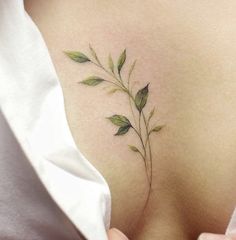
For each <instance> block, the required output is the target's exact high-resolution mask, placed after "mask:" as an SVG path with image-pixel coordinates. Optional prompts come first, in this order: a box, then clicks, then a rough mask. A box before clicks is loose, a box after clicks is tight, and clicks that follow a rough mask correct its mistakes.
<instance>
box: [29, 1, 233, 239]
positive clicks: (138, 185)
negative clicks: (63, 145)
mask: <svg viewBox="0 0 236 240" xmlns="http://www.w3.org/2000/svg"><path fill="white" fill-rule="evenodd" d="M25 6H26V10H27V11H28V13H29V15H30V16H31V17H32V18H33V20H34V21H35V23H36V24H37V26H38V27H39V29H40V31H41V32H42V35H43V37H44V39H45V42H46V44H47V46H48V48H49V52H50V54H51V57H52V60H53V62H54V65H55V67H56V70H57V73H58V76H59V79H60V82H61V85H62V88H63V93H64V97H65V106H66V113H67V117H68V121H69V126H70V128H71V131H72V134H73V137H74V139H75V141H76V143H77V145H78V147H79V148H80V150H81V151H82V153H83V154H84V155H85V156H86V157H87V159H88V160H89V161H90V162H91V163H92V164H93V165H94V166H95V167H96V168H97V169H98V170H99V171H100V172H101V173H102V175H103V176H104V177H105V179H106V180H107V182H108V184H109V186H110V189H111V194H112V223H111V224H112V226H115V227H117V228H119V229H121V230H122V231H124V233H126V234H127V235H128V236H129V237H130V238H133V239H135V240H139V239H143V240H147V239H149V240H152V239H164V240H165V239H175V240H178V239H180V240H188V239H189V240H194V239H196V238H197V236H198V234H199V233H200V232H205V231H208V232H218V233H223V231H224V229H225V227H226V225H227V222H228V221H229V218H230V214H231V212H232V211H233V208H234V206H235V202H236V191H235V190H234V186H235V182H236V174H235V172H236V147H235V145H236V71H235V66H236V45H235V44H233V43H235V42H236V21H235V18H236V2H235V1H234V0H222V1H204V0H199V1H193V0H177V1H171V0H166V1H159V0H149V1H141V0H134V1H127V0H126V1H125V0H120V1H115V0H109V1H108V0H100V1H98V0H86V1H82V0H70V1H63V0H57V1H56V0H50V1H46V0H29V1H25ZM89 44H91V45H92V46H93V48H94V49H96V53H97V55H98V56H99V57H100V59H101V61H102V62H103V63H104V64H105V65H106V64H107V57H108V55H109V53H111V55H112V56H113V58H114V59H118V57H119V55H120V53H121V52H122V51H123V49H126V63H125V65H124V67H123V69H122V74H124V75H127V74H128V71H129V68H128V66H129V65H131V64H132V62H133V61H134V60H135V59H137V62H136V67H135V70H134V72H133V75H132V82H133V83H134V89H135V90H134V92H137V91H138V90H139V89H141V88H142V87H144V86H146V84H148V83H150V84H149V95H148V101H147V104H146V106H145V111H146V113H148V112H149V111H151V110H152V108H153V107H154V106H155V109H156V112H155V115H154V116H153V118H154V119H155V120H156V121H157V122H158V124H161V125H164V127H163V128H162V129H161V131H159V132H158V133H156V134H152V135H151V137H150V141H151V145H152V149H153V184H152V191H151V195H150V199H149V202H148V205H147V207H146V208H145V211H144V212H143V207H144V205H145V201H146V198H147V194H148V183H147V178H146V174H145V168H144V164H143V161H142V159H141V158H140V156H139V155H138V154H137V153H136V152H133V151H131V150H130V149H129V148H128V146H127V145H128V144H136V145H138V144H139V143H138V141H137V136H136V135H135V133H134V132H133V131H132V129H130V130H129V132H128V133H127V134H125V135H122V136H114V133H115V131H116V130H117V127H116V126H115V125H114V124H112V123H111V122H110V121H109V120H108V119H106V117H109V116H111V115H114V114H121V115H125V116H127V117H128V118H131V116H132V115H131V112H130V108H129V101H128V98H127V96H125V94H123V93H122V92H115V93H113V94H107V91H108V90H109V89H107V88H106V83H104V82H103V83H101V84H99V85H97V86H94V87H90V86H85V85H82V84H78V82H79V81H81V80H83V79H85V78H86V77H88V76H90V75H99V76H101V77H103V78H105V77H107V75H106V74H105V73H104V72H103V71H102V70H101V69H99V68H97V67H96V66H94V65H91V64H89V63H83V64H79V63H76V62H74V61H72V60H71V59H70V58H68V56H66V54H65V53H64V51H68V50H69V51H70V50H71V51H81V52H83V53H85V54H86V55H89V54H90V50H89ZM115 62H116V61H115Z"/></svg>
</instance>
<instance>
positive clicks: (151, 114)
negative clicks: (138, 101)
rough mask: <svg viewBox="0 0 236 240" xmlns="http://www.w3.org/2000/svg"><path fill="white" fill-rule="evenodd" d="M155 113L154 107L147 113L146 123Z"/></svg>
mask: <svg viewBox="0 0 236 240" xmlns="http://www.w3.org/2000/svg"><path fill="white" fill-rule="evenodd" d="M154 113H155V107H154V108H153V109H152V111H151V112H150V113H149V117H148V121H150V119H151V118H152V117H153V115H154Z"/></svg>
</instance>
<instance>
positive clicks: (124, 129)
mask: <svg viewBox="0 0 236 240" xmlns="http://www.w3.org/2000/svg"><path fill="white" fill-rule="evenodd" d="M130 127H131V126H129V125H126V126H123V127H120V128H119V129H118V132H117V133H116V134H115V136H120V135H124V134H126V133H127V132H128V131H129V129H130Z"/></svg>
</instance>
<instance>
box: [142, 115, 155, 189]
mask: <svg viewBox="0 0 236 240" xmlns="http://www.w3.org/2000/svg"><path fill="white" fill-rule="evenodd" d="M142 117H143V121H144V125H145V129H146V134H147V143H148V149H149V160H150V188H151V187H152V171H153V170H152V149H151V143H150V138H149V136H150V134H149V129H148V125H147V120H146V117H145V115H144V112H143V111H142Z"/></svg>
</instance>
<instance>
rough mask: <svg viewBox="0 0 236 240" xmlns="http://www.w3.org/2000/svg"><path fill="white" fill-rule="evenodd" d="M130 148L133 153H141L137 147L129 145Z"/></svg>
mask: <svg viewBox="0 0 236 240" xmlns="http://www.w3.org/2000/svg"><path fill="white" fill-rule="evenodd" d="M128 146H129V148H130V149H131V150H132V151H133V152H140V151H139V150H138V148H136V147H135V146H133V145H128Z"/></svg>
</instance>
